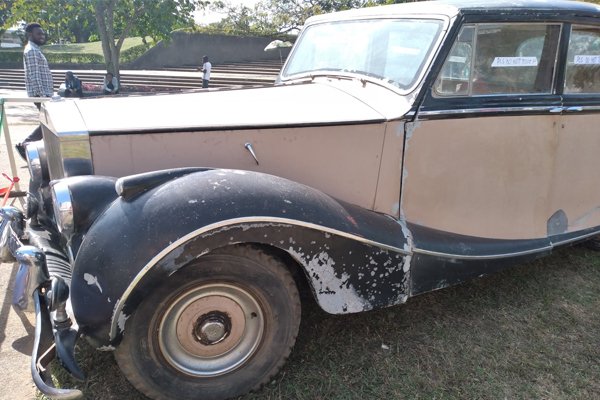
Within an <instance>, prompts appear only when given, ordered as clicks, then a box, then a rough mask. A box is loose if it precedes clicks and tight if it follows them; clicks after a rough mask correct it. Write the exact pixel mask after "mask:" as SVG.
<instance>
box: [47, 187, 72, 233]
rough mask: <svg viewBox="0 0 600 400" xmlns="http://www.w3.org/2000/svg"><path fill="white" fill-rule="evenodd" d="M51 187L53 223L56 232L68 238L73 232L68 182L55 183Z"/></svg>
mask: <svg viewBox="0 0 600 400" xmlns="http://www.w3.org/2000/svg"><path fill="white" fill-rule="evenodd" d="M51 185H52V207H53V208H54V221H55V222H56V226H57V227H58V230H59V232H60V233H62V234H63V235H65V236H67V237H69V236H71V235H72V234H73V231H74V226H75V225H74V218H73V200H72V198H71V191H70V190H69V185H68V182H66V181H56V182H53V183H51Z"/></svg>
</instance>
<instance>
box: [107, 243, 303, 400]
mask: <svg viewBox="0 0 600 400" xmlns="http://www.w3.org/2000/svg"><path fill="white" fill-rule="evenodd" d="M299 324H300V300H299V296H298V290H297V288H296V284H295V282H294V279H293V277H292V275H291V273H290V272H289V270H288V269H287V268H286V266H285V265H284V264H283V263H282V262H281V261H279V260H278V259H276V258H274V257H272V256H270V255H267V254H266V253H264V252H263V251H261V250H259V249H257V248H254V247H250V246H235V247H231V248H227V249H225V250H222V251H219V252H218V253H213V254H210V255H207V256H204V257H201V258H199V259H197V260H196V261H195V262H194V263H193V264H192V265H189V266H186V267H185V268H183V269H182V270H180V271H178V272H176V273H175V274H174V275H173V276H172V277H170V278H169V279H168V280H167V281H165V282H164V284H162V285H161V286H160V287H159V288H158V289H157V290H156V291H155V292H154V293H152V294H151V295H150V296H148V297H147V298H146V299H145V300H144V301H143V302H142V304H141V305H140V306H139V307H138V309H137V310H136V311H135V313H134V314H133V315H132V316H131V317H130V318H129V320H128V321H127V326H126V331H125V332H124V337H123V340H122V342H121V344H120V346H119V347H118V348H117V350H116V352H115V357H116V359H117V362H118V364H119V367H120V368H121V370H122V371H123V373H124V374H125V376H126V377H127V379H128V380H129V381H130V382H131V383H132V384H133V385H134V386H135V387H136V388H137V389H138V390H139V391H141V392H142V393H144V394H145V395H147V396H149V397H151V398H154V399H198V398H202V399H207V400H208V399H227V398H230V397H233V396H237V395H240V394H243V393H246V392H248V391H250V390H253V389H258V388H259V387H260V386H262V385H263V384H264V383H266V382H268V381H269V379H270V378H271V377H273V375H275V374H276V373H277V372H278V371H279V369H280V368H281V366H282V365H283V364H284V362H285V360H286V359H287V357H288V355H289V354H290V352H291V350H292V347H293V345H294V343H295V341H296V336H297V334H298V327H299Z"/></svg>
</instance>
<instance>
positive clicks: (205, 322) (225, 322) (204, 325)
mask: <svg viewBox="0 0 600 400" xmlns="http://www.w3.org/2000/svg"><path fill="white" fill-rule="evenodd" d="M230 330H231V321H230V320H229V317H228V316H227V315H224V314H221V313H218V312H213V313H210V314H208V315H203V316H202V317H200V319H199V320H198V325H197V326H196V330H195V334H196V338H197V339H198V340H199V341H200V343H202V344H205V345H211V344H217V343H219V342H220V341H222V340H223V339H225V338H226V337H227V335H229V332H230Z"/></svg>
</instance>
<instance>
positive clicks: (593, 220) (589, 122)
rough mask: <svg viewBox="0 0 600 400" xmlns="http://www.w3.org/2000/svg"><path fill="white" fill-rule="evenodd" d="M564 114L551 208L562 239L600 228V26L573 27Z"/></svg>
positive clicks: (556, 232)
mask: <svg viewBox="0 0 600 400" xmlns="http://www.w3.org/2000/svg"><path fill="white" fill-rule="evenodd" d="M567 32H568V33H569V37H568V41H567V43H568V45H567V46H568V50H567V53H566V54H567V55H566V63H565V73H564V87H563V88H562V89H563V99H564V100H563V101H564V102H563V111H562V115H561V119H560V126H559V128H560V129H559V130H558V137H557V143H558V146H557V152H556V162H555V169H554V174H555V177H554V183H553V187H552V195H551V209H552V210H556V211H555V212H556V213H558V214H560V218H557V219H556V222H555V224H554V228H553V234H554V235H559V236H556V239H555V240H556V241H559V240H561V239H562V240H564V239H569V236H573V235H575V236H579V235H578V234H577V233H576V232H580V234H582V233H584V232H582V231H584V230H586V229H589V228H593V227H597V226H599V225H600V184H599V183H600V179H599V172H598V171H599V170H600V165H599V163H600V157H599V155H598V150H599V149H600V26H598V25H589V24H587V25H584V24H573V25H570V26H568V27H567Z"/></svg>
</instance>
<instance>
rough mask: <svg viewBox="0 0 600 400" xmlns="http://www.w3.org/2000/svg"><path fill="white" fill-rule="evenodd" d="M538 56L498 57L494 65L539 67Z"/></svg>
mask: <svg viewBox="0 0 600 400" xmlns="http://www.w3.org/2000/svg"><path fill="white" fill-rule="evenodd" d="M537 65H538V61H537V58H536V57H496V58H494V62H493V63H492V67H537Z"/></svg>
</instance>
